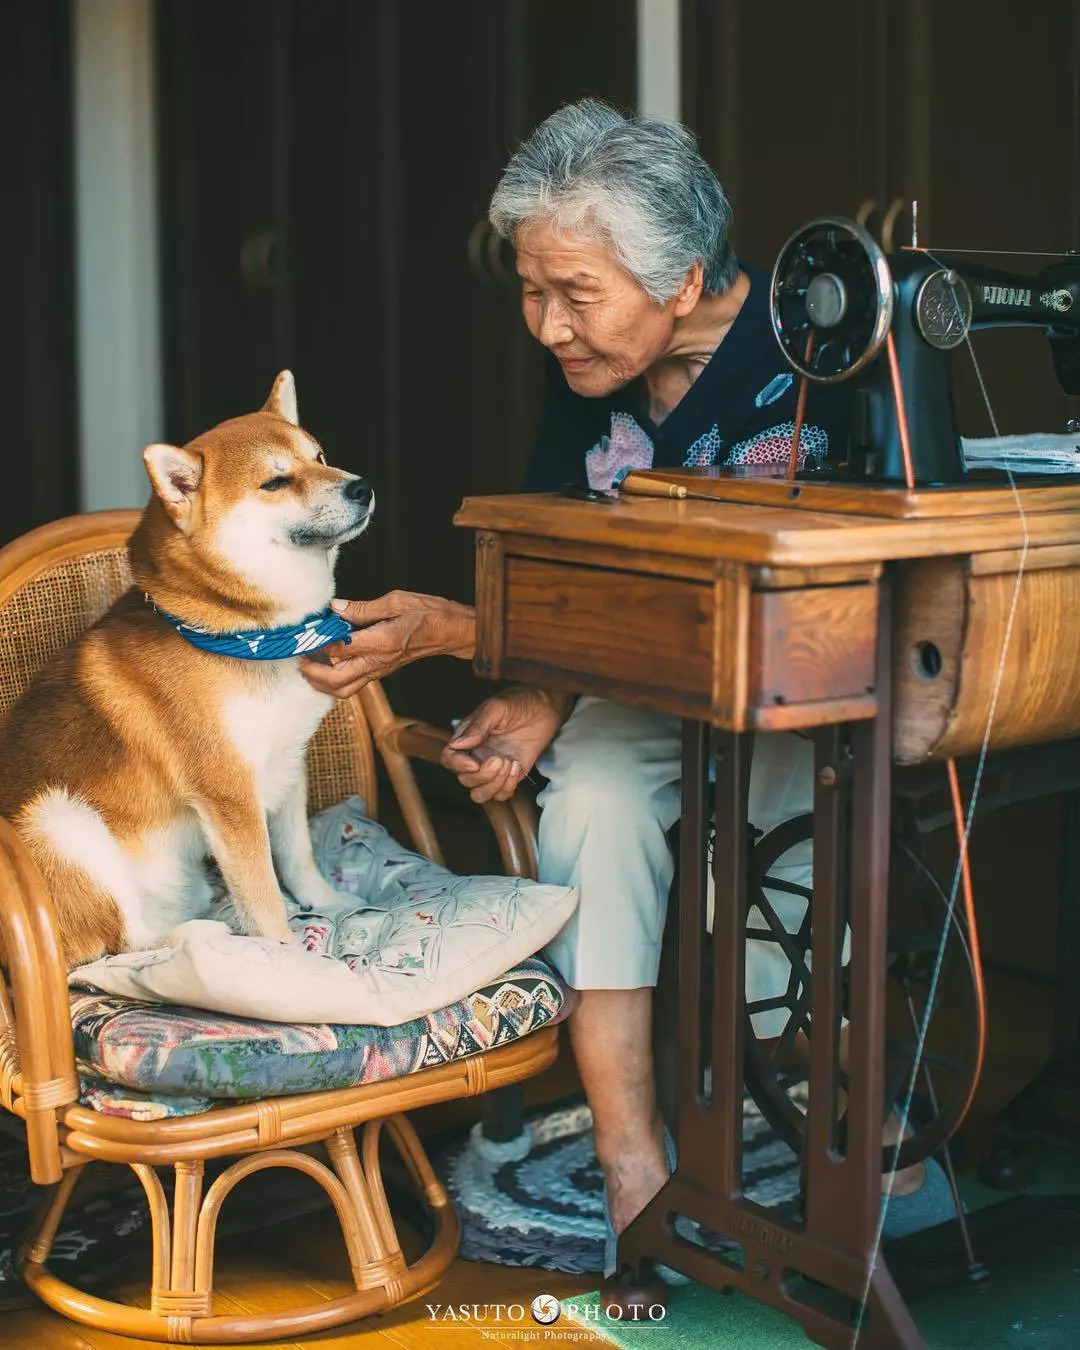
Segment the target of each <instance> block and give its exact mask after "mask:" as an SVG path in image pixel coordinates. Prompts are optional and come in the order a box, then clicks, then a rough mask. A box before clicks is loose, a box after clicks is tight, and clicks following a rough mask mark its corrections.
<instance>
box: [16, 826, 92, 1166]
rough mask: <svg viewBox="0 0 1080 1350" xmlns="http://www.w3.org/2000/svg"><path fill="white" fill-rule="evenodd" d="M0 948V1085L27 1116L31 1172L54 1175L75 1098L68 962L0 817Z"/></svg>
mask: <svg viewBox="0 0 1080 1350" xmlns="http://www.w3.org/2000/svg"><path fill="white" fill-rule="evenodd" d="M0 953H2V954H3V959H4V962H5V965H6V968H7V974H8V978H9V980H10V983H11V1003H10V1004H9V1003H8V1001H7V998H6V997H4V998H0V1093H2V1096H3V1103H4V1105H5V1106H7V1107H8V1109H10V1110H13V1111H15V1112H16V1114H18V1115H21V1116H23V1117H24V1118H25V1120H26V1133H27V1143H28V1146H29V1150H30V1174H31V1176H32V1178H33V1180H34V1181H35V1182H37V1183H38V1184H39V1185H44V1184H48V1183H50V1182H54V1181H59V1180H60V1176H61V1172H62V1167H61V1162H60V1146H59V1136H58V1133H57V1117H56V1110H57V1107H60V1106H66V1105H69V1104H70V1103H72V1102H75V1101H78V1099H79V1079H78V1075H77V1074H76V1072H75V1046H74V1039H73V1036H72V1031H71V1013H70V1009H69V1004H68V984H67V967H66V965H65V962H64V957H63V953H62V950H61V947H60V939H59V934H58V931H57V926H56V914H55V912H54V910H53V905H52V900H51V898H50V896H49V892H48V888H47V887H46V885H45V882H44V881H43V879H42V877H41V873H40V872H39V871H38V870H37V867H36V866H35V865H34V862H33V860H32V859H31V857H30V855H29V854H28V853H27V851H26V849H25V848H24V847H23V843H22V840H21V839H20V838H19V836H18V834H16V832H15V830H14V828H13V827H12V825H11V824H10V822H9V821H7V820H4V819H2V818H0Z"/></svg>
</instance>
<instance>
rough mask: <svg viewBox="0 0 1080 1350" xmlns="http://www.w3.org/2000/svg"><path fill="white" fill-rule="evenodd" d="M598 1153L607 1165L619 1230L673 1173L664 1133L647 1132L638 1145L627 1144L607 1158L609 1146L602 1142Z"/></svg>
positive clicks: (614, 1223)
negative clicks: (670, 1170)
mask: <svg viewBox="0 0 1080 1350" xmlns="http://www.w3.org/2000/svg"><path fill="white" fill-rule="evenodd" d="M597 1153H598V1155H600V1157H601V1162H602V1163H603V1166H604V1175H605V1179H606V1182H607V1196H608V1210H609V1212H610V1214H611V1226H612V1228H613V1229H614V1230H615V1232H616V1233H621V1232H622V1231H623V1229H624V1228H626V1227H627V1226H628V1225H629V1224H630V1222H631V1221H632V1220H633V1219H635V1218H636V1217H637V1216H638V1215H639V1214H640V1213H641V1211H642V1210H643V1209H644V1208H645V1206H646V1205H647V1204H648V1203H649V1201H650V1200H651V1199H652V1198H653V1196H654V1195H655V1194H656V1193H657V1191H658V1190H659V1189H660V1187H661V1186H663V1184H664V1182H665V1181H667V1179H668V1176H669V1175H670V1173H669V1172H668V1166H667V1158H666V1156H665V1153H664V1144H663V1135H662V1134H661V1133H657V1135H656V1136H655V1137H653V1136H647V1137H646V1138H645V1139H643V1140H641V1141H639V1142H637V1143H636V1145H635V1146H634V1147H629V1146H624V1147H623V1148H622V1149H620V1150H618V1152H616V1153H615V1154H614V1156H609V1157H608V1158H607V1159H606V1160H605V1157H604V1154H606V1153H607V1150H602V1149H601V1147H600V1146H598V1148H597Z"/></svg>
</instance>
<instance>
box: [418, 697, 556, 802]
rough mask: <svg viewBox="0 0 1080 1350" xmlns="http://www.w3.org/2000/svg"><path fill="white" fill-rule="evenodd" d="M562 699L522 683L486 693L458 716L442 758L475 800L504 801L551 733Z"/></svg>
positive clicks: (552, 732)
mask: <svg viewBox="0 0 1080 1350" xmlns="http://www.w3.org/2000/svg"><path fill="white" fill-rule="evenodd" d="M565 715H566V705H565V703H564V702H563V701H562V700H560V699H556V698H553V697H552V696H551V695H550V694H547V693H545V692H544V690H542V689H534V688H532V687H530V686H527V685H514V686H512V687H511V688H508V689H504V690H502V692H501V693H498V694H494V695H493V696H492V697H491V698H488V699H485V700H484V702H483V703H481V704H480V706H479V708H477V710H476V711H475V712H474V713H473V714H472V716H471V717H467V718H466V719H465V721H464V722H462V723H461V724H460V725H459V726H458V729H457V731H456V732H455V733H454V735H453V737H452V739H451V740H450V741H449V743H448V744H447V746H446V749H445V750H444V751H443V756H442V762H443V764H445V765H446V767H447V768H448V769H450V770H451V771H452V772H453V773H456V774H457V776H458V781H459V782H460V783H461V784H462V785H463V786H464V787H467V788H469V789H470V792H469V795H470V796H471V797H472V799H473V801H474V802H490V801H497V802H504V801H506V799H507V798H508V797H511V796H513V794H514V791H515V789H516V788H517V785H518V784H519V783H520V782H521V780H522V779H523V778H524V777H525V775H526V774H527V773H528V772H529V771H530V769H531V768H532V767H533V765H534V764H535V763H536V761H537V760H538V759H539V758H540V756H541V754H542V753H543V752H544V750H545V749H546V748H547V747H548V745H549V744H550V743H551V741H552V740H553V739H554V736H555V733H556V732H557V731H558V729H559V727H560V726H562V723H563V718H564V717H565Z"/></svg>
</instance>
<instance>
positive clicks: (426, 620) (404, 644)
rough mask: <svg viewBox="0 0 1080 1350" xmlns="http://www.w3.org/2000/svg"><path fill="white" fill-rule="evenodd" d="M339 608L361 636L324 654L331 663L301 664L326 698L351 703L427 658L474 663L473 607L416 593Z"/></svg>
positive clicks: (352, 602) (397, 593)
mask: <svg viewBox="0 0 1080 1350" xmlns="http://www.w3.org/2000/svg"><path fill="white" fill-rule="evenodd" d="M333 604H334V609H336V610H337V611H338V613H339V614H341V615H342V617H343V618H346V619H348V621H349V622H350V623H351V624H353V625H354V626H355V628H356V629H357V631H356V632H354V633H350V634H349V636H348V637H347V638H346V639H345V641H343V642H335V643H334V645H333V646H332V647H327V648H325V650H324V652H321V653H320V656H323V655H325V657H326V658H327V659H328V663H327V661H321V660H315V659H313V658H306V659H302V660H301V662H300V669H301V670H302V671H303V673H304V676H305V678H306V679H307V681H308V683H309V684H311V685H313V686H314V687H315V688H316V689H318V690H320V692H322V693H324V694H333V695H335V697H337V698H348V697H349V695H350V694H355V693H356V692H357V690H359V689H363V687H364V685H365V684H368V683H369V682H370V681H371V680H381V679H384V678H385V677H386V676H387V675H392V674H393V672H394V671H395V670H398V669H399V668H400V667H401V666H405V665H408V663H409V662H410V661H418V660H419V659H420V658H421V657H422V656H459V657H461V659H462V660H464V661H471V660H472V657H473V652H474V650H475V648H476V611H475V610H474V609H473V608H472V607H471V606H470V605H459V604H458V603H457V601H455V600H443V599H442V598H441V596H437V595H417V594H415V593H414V592H412V591H390V592H389V594H387V595H383V596H380V597H379V599H378V600H335V601H334V602H333Z"/></svg>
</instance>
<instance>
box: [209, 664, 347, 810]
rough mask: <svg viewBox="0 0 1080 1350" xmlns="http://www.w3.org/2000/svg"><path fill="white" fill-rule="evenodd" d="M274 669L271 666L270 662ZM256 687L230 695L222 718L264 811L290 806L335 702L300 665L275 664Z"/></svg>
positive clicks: (258, 680)
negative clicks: (318, 733) (321, 726)
mask: <svg viewBox="0 0 1080 1350" xmlns="http://www.w3.org/2000/svg"><path fill="white" fill-rule="evenodd" d="M267 664H268V665H270V664H271V663H267ZM272 666H273V669H268V670H267V671H266V672H265V673H264V672H263V671H261V670H260V671H259V672H258V678H257V679H255V680H253V681H252V684H251V688H250V689H248V690H247V691H245V692H244V693H232V694H229V695H227V696H226V697H225V700H224V703H223V705H222V718H223V720H224V723H225V729H226V731H227V733H228V736H229V739H230V740H231V741H232V743H233V744H234V745H235V746H236V749H237V752H238V754H239V755H240V757H241V759H242V760H243V761H244V763H245V764H249V765H250V766H251V768H252V769H253V770H254V772H255V784H256V789H257V791H258V794H259V801H260V803H261V805H262V808H263V810H264V811H274V810H276V809H277V808H278V807H279V806H281V804H282V803H283V802H284V800H285V798H286V797H287V796H288V795H289V793H290V791H291V790H292V789H293V788H294V787H295V786H296V783H297V781H298V779H299V777H300V775H301V774H302V773H303V772H304V752H305V750H306V749H307V743H308V741H309V740H310V739H311V737H312V735H313V734H314V732H315V729H316V728H317V727H318V725H319V723H320V722H321V721H322V719H323V717H324V716H325V715H326V713H327V711H328V709H329V708H330V705H331V704H332V703H333V699H332V698H331V697H330V696H329V695H328V694H320V693H319V692H318V691H317V690H315V689H312V687H311V685H309V684H308V682H307V681H306V680H305V679H304V677H303V676H302V675H301V674H300V670H299V667H298V666H297V665H296V663H295V662H284V661H281V662H277V661H275V662H273V663H272Z"/></svg>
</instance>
